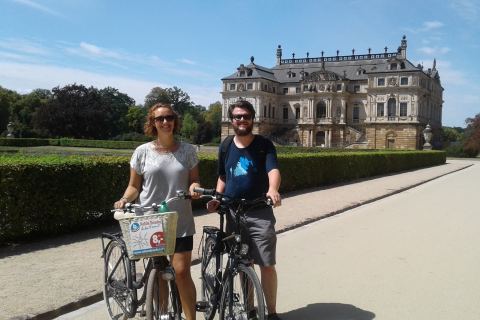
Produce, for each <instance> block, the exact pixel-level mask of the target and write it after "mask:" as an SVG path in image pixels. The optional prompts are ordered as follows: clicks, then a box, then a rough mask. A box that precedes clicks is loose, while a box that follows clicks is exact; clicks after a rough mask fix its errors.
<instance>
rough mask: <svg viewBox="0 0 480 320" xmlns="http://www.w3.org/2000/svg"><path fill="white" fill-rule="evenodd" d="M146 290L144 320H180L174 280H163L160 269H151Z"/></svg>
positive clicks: (180, 309)
mask: <svg viewBox="0 0 480 320" xmlns="http://www.w3.org/2000/svg"><path fill="white" fill-rule="evenodd" d="M146 290H147V295H146V299H145V311H146V320H160V319H162V320H163V319H175V320H182V307H181V304H180V296H179V295H178V289H177V286H176V285H175V280H170V281H166V280H163V279H162V273H161V271H160V269H157V268H153V269H152V271H150V274H149V276H148V283H147V288H146Z"/></svg>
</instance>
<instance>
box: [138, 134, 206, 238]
mask: <svg viewBox="0 0 480 320" xmlns="http://www.w3.org/2000/svg"><path fill="white" fill-rule="evenodd" d="M197 164H198V158H197V152H196V149H195V147H194V146H192V145H191V144H188V143H183V142H181V143H180V145H179V147H178V149H177V150H176V151H174V152H166V153H160V152H158V151H157V150H155V145H154V144H153V142H148V143H145V144H142V145H140V146H139V147H138V148H137V149H135V152H134V153H133V155H132V159H131V160H130V166H131V167H132V169H134V170H135V171H136V172H137V173H138V174H139V175H141V176H142V177H143V179H142V190H141V191H140V195H139V197H138V203H139V204H141V205H142V206H150V205H152V204H153V203H156V204H160V203H161V202H162V201H163V200H166V199H169V198H171V197H174V196H175V195H176V191H177V190H184V191H187V192H188V188H189V187H190V175H189V174H190V170H191V169H192V168H193V167H195V166H196V165H197ZM168 206H169V208H170V210H172V211H177V212H178V223H177V238H181V237H187V236H191V235H193V234H195V223H194V220H193V214H192V205H191V203H190V200H175V201H172V202H170V203H169V204H168Z"/></svg>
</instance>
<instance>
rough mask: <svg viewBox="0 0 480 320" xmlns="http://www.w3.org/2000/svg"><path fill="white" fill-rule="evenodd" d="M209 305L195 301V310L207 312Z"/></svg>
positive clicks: (205, 302)
mask: <svg viewBox="0 0 480 320" xmlns="http://www.w3.org/2000/svg"><path fill="white" fill-rule="evenodd" d="M209 307H210V305H209V303H208V302H207V301H197V303H196V304H195V310H197V311H198V312H207V310H208V309H209Z"/></svg>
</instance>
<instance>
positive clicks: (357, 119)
mask: <svg viewBox="0 0 480 320" xmlns="http://www.w3.org/2000/svg"><path fill="white" fill-rule="evenodd" d="M352 119H353V123H358V122H360V107H359V106H358V104H356V105H354V106H353V117H352Z"/></svg>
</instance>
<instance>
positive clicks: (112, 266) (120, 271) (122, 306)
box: [103, 241, 136, 320]
mask: <svg viewBox="0 0 480 320" xmlns="http://www.w3.org/2000/svg"><path fill="white" fill-rule="evenodd" d="M104 262H105V264H104V272H103V299H104V300H105V303H106V304H107V310H108V314H109V315H110V318H111V319H118V320H126V319H127V318H129V317H132V316H133V315H134V314H135V311H136V309H135V304H134V303H135V302H134V300H135V299H134V298H135V297H134V296H133V294H132V292H131V290H129V287H131V286H130V285H131V283H132V282H131V281H132V280H131V272H130V260H129V259H128V257H127V256H126V255H124V254H123V248H122V245H121V244H120V243H119V242H117V241H111V242H110V243H109V245H108V247H107V250H106V252H105V256H104Z"/></svg>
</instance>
